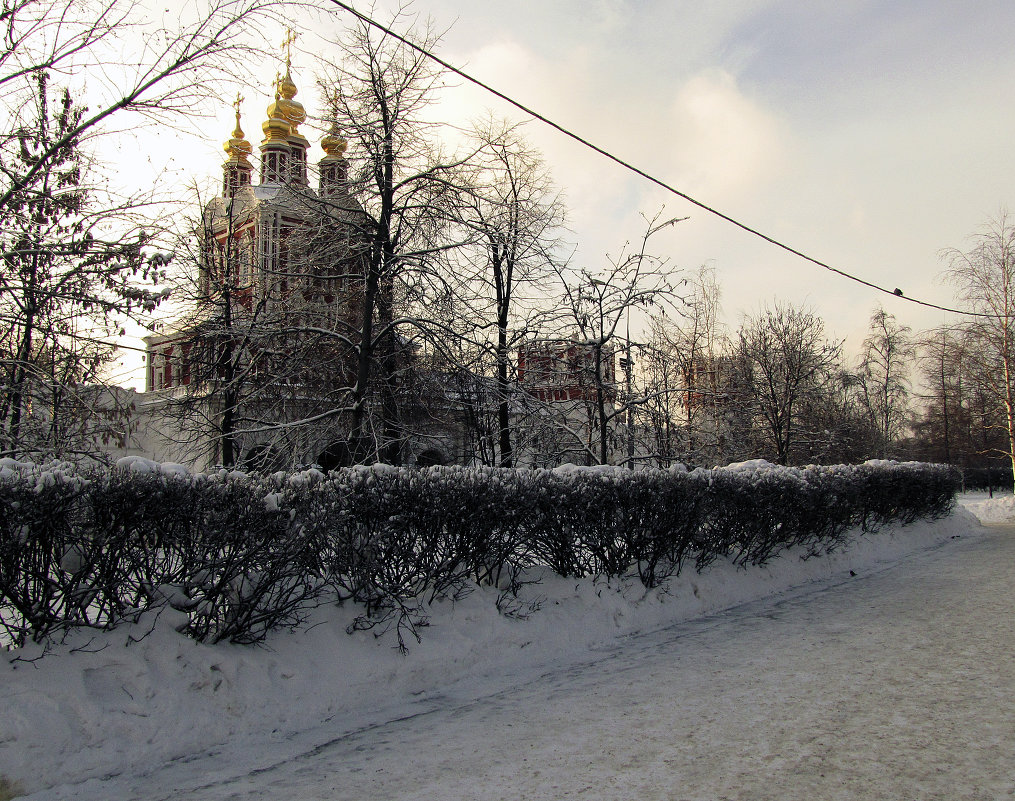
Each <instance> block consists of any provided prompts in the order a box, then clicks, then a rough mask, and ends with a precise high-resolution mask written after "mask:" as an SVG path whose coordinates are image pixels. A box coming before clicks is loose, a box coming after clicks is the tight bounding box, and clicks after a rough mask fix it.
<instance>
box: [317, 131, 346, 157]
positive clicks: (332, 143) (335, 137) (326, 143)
mask: <svg viewBox="0 0 1015 801" xmlns="http://www.w3.org/2000/svg"><path fill="white" fill-rule="evenodd" d="M347 147H349V143H348V142H347V141H345V139H343V138H342V137H341V136H340V135H339V133H338V125H332V126H331V132H330V133H329V134H328V135H327V136H325V137H324V138H323V139H322V140H321V149H322V150H323V151H324V153H325V156H326V157H327V158H332V159H336V158H341V157H342V154H343V153H345V149H346V148H347Z"/></svg>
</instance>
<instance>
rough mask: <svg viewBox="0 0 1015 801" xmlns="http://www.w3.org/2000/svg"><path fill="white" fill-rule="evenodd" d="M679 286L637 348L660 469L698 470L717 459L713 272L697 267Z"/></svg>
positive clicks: (718, 339)
mask: <svg viewBox="0 0 1015 801" xmlns="http://www.w3.org/2000/svg"><path fill="white" fill-rule="evenodd" d="M684 284H685V286H686V290H684V291H683V297H682V302H681V303H679V304H677V305H676V310H675V313H674V314H671V315H662V314H657V315H653V317H652V320H651V337H650V340H649V342H648V343H647V345H646V346H645V347H644V348H642V349H641V353H642V359H643V362H644V370H643V371H642V373H643V374H642V380H643V381H644V382H645V391H644V395H645V396H646V399H647V403H646V405H645V408H644V409H643V413H645V415H646V417H647V418H648V420H647V422H648V426H649V429H650V430H651V431H652V432H653V434H652V438H653V440H654V447H655V449H656V451H657V454H656V458H657V460H659V461H660V463H661V464H667V463H669V462H670V461H672V460H678V461H682V462H684V463H686V464H694V465H702V464H705V463H707V462H713V463H714V461H715V459H716V458H718V455H719V447H720V438H721V437H722V436H723V434H722V432H721V429H722V423H721V420H722V406H723V405H724V403H723V393H724V387H723V384H724V375H725V373H726V372H728V369H727V362H726V360H725V359H723V358H722V354H723V353H724V351H725V350H727V348H726V347H725V336H724V331H723V326H722V323H720V321H719V315H720V295H721V292H720V288H719V284H718V282H717V281H716V276H715V270H714V268H712V267H711V266H709V265H703V266H701V267H700V268H699V269H698V270H697V271H696V272H695V273H694V274H693V275H692V276H690V277H689V278H687V279H685V281H684Z"/></svg>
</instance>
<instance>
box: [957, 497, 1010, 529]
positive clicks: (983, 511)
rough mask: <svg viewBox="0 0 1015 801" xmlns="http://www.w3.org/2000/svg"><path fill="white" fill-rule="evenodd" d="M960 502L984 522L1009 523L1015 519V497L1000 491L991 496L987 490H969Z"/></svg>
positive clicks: (960, 498)
mask: <svg viewBox="0 0 1015 801" xmlns="http://www.w3.org/2000/svg"><path fill="white" fill-rule="evenodd" d="M959 502H960V503H961V504H962V505H963V506H965V507H966V508H967V509H969V511H971V512H972V513H973V514H975V515H976V516H977V517H978V518H979V519H980V520H981V521H983V522H984V523H1007V522H1009V521H1012V520H1015V497H1013V496H1012V495H1002V494H1001V493H999V492H995V493H994V497H990V496H989V495H988V494H987V493H986V492H967V493H964V494H962V495H960V496H959Z"/></svg>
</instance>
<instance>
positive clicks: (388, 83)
mask: <svg viewBox="0 0 1015 801" xmlns="http://www.w3.org/2000/svg"><path fill="white" fill-rule="evenodd" d="M402 13H403V12H401V11H400V12H398V13H397V15H396V16H401V15H402ZM415 36H416V38H417V39H418V40H419V43H420V44H421V45H422V46H423V47H424V48H432V47H433V46H434V45H435V43H436V41H437V40H438V38H439V37H438V35H437V34H436V33H435V32H434V31H433V29H432V28H431V27H425V28H424V29H422V30H421V31H419V32H418V33H417V34H415ZM339 46H340V48H341V53H342V57H341V59H340V60H339V61H337V62H335V63H333V64H331V65H329V67H328V68H327V70H326V77H324V78H323V79H322V81H321V83H322V86H323V88H324V90H325V93H326V95H327V97H328V99H329V102H330V104H331V110H330V112H329V117H330V121H331V123H332V124H333V126H334V130H335V131H336V133H338V132H340V133H341V135H342V136H343V137H345V138H346V139H347V140H348V142H349V182H350V187H351V193H352V195H354V196H355V198H356V200H357V203H358V204H359V205H358V210H357V212H356V213H355V214H354V215H353V216H352V217H351V218H350V219H348V220H346V221H345V224H349V223H350V222H351V223H352V225H353V226H354V227H355V228H356V233H355V238H356V239H357V240H358V241H361V242H363V243H364V251H363V252H364V258H363V260H362V262H361V263H362V266H363V274H362V277H361V278H360V279H358V280H359V283H360V285H361V286H362V303H361V308H360V316H359V321H358V323H357V324H356V326H355V330H354V331H351V332H350V333H351V334H352V338H353V339H354V347H355V349H356V364H355V371H354V380H353V381H352V383H351V386H352V404H351V406H352V410H351V414H350V420H351V431H352V433H351V442H352V443H353V445H354V448H355V449H356V452H357V453H356V456H357V459H359V460H370V459H376V458H380V459H381V460H382V461H386V462H390V463H398V462H399V461H401V458H402V445H403V443H404V441H405V439H406V438H407V437H408V436H409V433H410V432H409V430H408V429H407V428H406V425H405V420H404V419H403V418H404V415H403V414H402V411H403V410H402V409H401V408H400V407H401V405H402V399H403V398H404V392H403V391H402V390H401V389H400V386H404V383H405V382H404V381H403V380H402V377H401V376H403V375H404V371H405V368H406V366H407V365H408V364H409V361H410V360H407V359H406V358H404V357H405V356H406V355H408V353H410V352H411V351H412V350H413V349H414V348H415V347H416V345H415V344H414V343H416V342H417V341H418V338H419V337H425V338H427V339H428V340H429V341H430V342H431V343H432V344H434V346H436V347H439V346H440V333H441V332H440V331H439V330H434V329H435V327H434V326H429V325H427V324H426V323H425V314H417V313H416V312H420V310H425V309H426V308H427V306H428V305H429V304H432V303H433V302H435V298H437V299H439V298H441V297H442V296H443V295H445V294H446V289H447V287H446V285H445V282H443V281H442V279H441V277H440V276H439V275H438V274H437V273H436V271H435V270H434V269H433V268H434V262H435V261H436V259H437V256H438V255H439V254H440V253H442V252H444V251H445V250H448V249H449V248H453V247H455V246H456V245H457V244H458V243H457V242H455V241H453V240H452V239H449V236H448V234H449V230H450V229H451V224H452V221H453V220H454V219H455V216H456V213H457V211H456V210H457V203H458V200H457V199H458V197H459V189H460V184H461V179H460V175H459V171H460V169H461V168H462V164H463V162H464V161H465V159H464V158H461V157H447V156H445V154H444V153H443V151H442V149H441V146H440V143H439V141H438V139H437V137H436V133H435V126H434V125H433V124H431V123H429V122H428V121H427V119H426V116H425V110H426V108H427V106H428V104H429V103H430V101H431V98H432V96H433V93H434V91H435V89H436V88H437V87H438V85H439V83H440V73H439V72H437V71H436V70H435V69H434V68H433V66H432V63H431V62H430V61H429V60H428V59H427V58H426V57H425V56H423V55H422V54H420V53H419V52H418V51H416V50H414V49H412V48H410V47H408V46H407V45H405V44H404V43H402V42H400V41H398V40H395V39H393V38H391V37H388V36H387V35H383V34H382V35H378V34H377V33H376V32H375V31H374V29H373V28H372V27H371V26H369V25H368V24H366V23H359V24H358V25H357V27H355V28H353V29H352V30H351V31H349V33H348V34H347V35H346V37H345V38H344V39H343V40H342V41H341V42H340V43H339ZM432 322H435V321H432ZM437 328H438V329H439V326H437ZM375 395H379V404H378V407H379V408H378V412H379V413H378V414H377V415H376V418H377V420H378V426H377V429H376V434H377V437H373V436H370V435H369V429H370V420H371V408H370V406H371V404H370V401H371V398H372V397H374V396H375ZM374 442H376V444H369V443H374Z"/></svg>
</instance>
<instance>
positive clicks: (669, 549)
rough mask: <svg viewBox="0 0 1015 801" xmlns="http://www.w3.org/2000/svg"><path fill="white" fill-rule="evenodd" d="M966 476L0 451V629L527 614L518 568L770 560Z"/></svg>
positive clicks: (580, 570) (925, 510) (817, 544)
mask: <svg viewBox="0 0 1015 801" xmlns="http://www.w3.org/2000/svg"><path fill="white" fill-rule="evenodd" d="M957 489H958V476H957V473H956V472H955V471H954V470H952V469H951V468H948V467H943V466H940V465H926V464H918V463H907V464H896V463H894V462H870V463H867V464H864V465H858V466H844V465H840V466H831V467H822V466H812V467H805V468H784V467H777V466H775V465H771V464H769V463H767V462H763V461H752V462H745V463H741V464H738V465H731V466H729V467H727V468H721V469H716V470H694V471H691V472H688V471H687V470H686V469H684V468H682V467H679V468H674V469H670V470H646V471H638V472H632V471H629V470H625V469H621V468H615V467H605V468H604V467H597V468H580V467H575V466H573V465H566V466H563V467H559V468H556V469H552V470H502V469H495V468H458V467H433V468H428V469H424V470H419V469H409V468H395V467H390V466H372V467H356V468H349V469H345V470H341V471H336V472H333V473H331V474H329V475H325V474H324V473H322V472H321V471H319V470H316V469H311V470H305V471H301V472H298V473H294V474H287V473H275V474H272V475H267V476H262V475H247V474H244V473H241V472H238V471H229V470H217V471H212V472H210V473H207V474H192V473H191V472H190V471H189V470H187V468H186V467H184V466H182V465H176V464H158V463H155V462H152V461H150V460H146V459H142V458H139V457H126V458H124V459H121V460H119V462H117V464H116V466H115V467H114V468H113V469H110V470H103V469H99V468H90V469H86V468H78V467H75V466H74V465H71V464H68V463H63V462H53V463H48V464H41V465H36V464H32V463H26V462H17V461H14V460H11V459H5V460H0V637H2V638H3V641H4V642H5V643H6V644H13V645H23V644H25V643H28V642H37V643H44V642H47V641H51V640H53V639H55V638H60V637H63V636H65V635H66V634H67V632H69V631H71V630H74V629H112V628H115V627H117V626H121V625H123V624H125V623H136V622H137V621H138V620H140V619H141V618H142V617H143V616H144V615H145V613H147V612H149V611H153V610H159V609H165V608H168V609H170V610H172V614H173V615H174V620H175V621H176V622H177V625H178V627H179V629H180V630H181V631H182V632H185V633H187V634H188V635H190V636H192V637H194V638H195V639H198V640H200V641H203V642H219V641H223V640H227V641H231V642H234V643H254V642H259V641H261V640H262V639H263V638H264V637H265V636H266V635H267V633H268V632H269V631H271V630H273V629H276V628H284V627H288V628H294V627H298V626H300V625H301V624H302V623H304V622H305V621H306V619H307V618H308V616H309V614H310V611H311V610H312V609H313V608H314V607H315V606H317V605H318V604H319V603H321V602H322V600H325V599H337V600H338V601H340V602H341V601H346V600H351V601H353V602H355V604H356V608H357V609H359V610H360V614H358V615H357V616H356V618H355V619H354V620H353V621H352V622H351V623H350V624H349V628H350V629H351V630H354V629H374V630H386V629H387V628H389V627H390V628H393V629H394V630H395V631H396V632H397V633H398V641H399V643H400V644H402V645H404V639H403V638H404V637H405V636H413V637H415V636H417V633H418V629H419V627H420V626H421V625H424V624H425V623H426V614H425V611H424V610H425V607H426V605H428V604H432V603H434V602H436V601H438V600H441V599H444V598H459V597H462V596H463V595H464V594H466V593H467V592H469V591H471V589H473V588H475V587H476V586H493V587H496V588H498V589H499V590H500V592H501V595H500V596H499V597H498V601H497V604H498V608H500V609H501V610H502V611H505V612H506V613H509V614H515V613H518V610H519V607H518V604H517V601H516V599H517V597H518V593H519V590H520V588H521V587H522V586H524V582H525V576H526V575H527V571H528V570H530V569H532V568H534V567H548V568H550V569H551V570H552V571H553V572H554V573H556V574H557V575H559V576H562V577H574V578H581V577H586V576H599V577H608V578H615V577H624V576H636V577H637V578H638V579H640V581H641V583H642V584H643V585H644V587H645V588H647V589H652V588H654V587H656V586H658V585H659V584H661V583H664V582H666V581H667V580H668V579H670V578H671V577H674V576H678V575H680V573H681V571H682V570H683V569H684V568H685V566H692V567H693V568H694V569H695V570H696V571H699V572H700V571H701V570H702V569H704V568H705V567H706V566H708V565H709V564H711V563H713V562H715V561H716V560H719V559H729V560H731V562H732V563H733V564H736V565H738V566H747V565H755V566H757V565H763V564H765V563H766V562H768V561H769V560H770V559H772V558H773V557H775V556H776V555H778V554H779V553H780V552H781V551H783V550H785V549H787V548H799V549H800V550H801V552H802V553H803V554H804V555H817V554H823V553H828V552H829V551H832V550H835V549H836V548H838V547H840V546H841V545H842V543H843V542H844V538H845V536H846V532H848V531H849V530H850V529H853V528H860V529H861V530H863V531H865V532H868V533H873V532H876V531H878V530H879V529H881V528H882V527H884V526H886V525H889V524H896V523H898V524H903V525H904V524H908V523H912V522H914V521H916V520H918V519H937V518H940V517H942V516H944V515H946V514H948V513H949V512H950V511H951V509H952V508H953V506H954V502H955V501H954V498H955V493H956V491H957Z"/></svg>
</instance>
